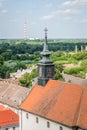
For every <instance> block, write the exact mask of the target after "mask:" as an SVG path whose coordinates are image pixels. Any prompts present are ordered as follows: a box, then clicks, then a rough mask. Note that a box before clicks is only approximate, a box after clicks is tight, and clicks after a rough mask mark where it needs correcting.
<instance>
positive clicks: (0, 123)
mask: <svg viewBox="0 0 87 130" xmlns="http://www.w3.org/2000/svg"><path fill="white" fill-rule="evenodd" d="M0 130H19V116H18V114H16V113H15V112H13V111H12V110H11V109H8V108H5V107H4V106H2V105H0Z"/></svg>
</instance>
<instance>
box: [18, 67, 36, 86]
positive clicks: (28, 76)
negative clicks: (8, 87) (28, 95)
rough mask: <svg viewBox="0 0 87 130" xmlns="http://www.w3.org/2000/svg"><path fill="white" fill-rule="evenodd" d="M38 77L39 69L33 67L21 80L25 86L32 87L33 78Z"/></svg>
mask: <svg viewBox="0 0 87 130" xmlns="http://www.w3.org/2000/svg"><path fill="white" fill-rule="evenodd" d="M35 77H37V69H33V70H32V72H31V74H29V73H26V74H24V76H23V77H21V78H20V80H19V82H20V83H21V85H22V86H24V87H31V86H32V80H33V79H34V78H35Z"/></svg>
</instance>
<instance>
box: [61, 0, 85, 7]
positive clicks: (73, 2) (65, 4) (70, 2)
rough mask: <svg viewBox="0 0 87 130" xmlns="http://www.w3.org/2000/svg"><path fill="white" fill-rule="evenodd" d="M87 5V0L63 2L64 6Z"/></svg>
mask: <svg viewBox="0 0 87 130" xmlns="http://www.w3.org/2000/svg"><path fill="white" fill-rule="evenodd" d="M82 5H84V6H85V5H87V0H68V1H66V2H63V3H62V4H61V6H62V7H75V6H82Z"/></svg>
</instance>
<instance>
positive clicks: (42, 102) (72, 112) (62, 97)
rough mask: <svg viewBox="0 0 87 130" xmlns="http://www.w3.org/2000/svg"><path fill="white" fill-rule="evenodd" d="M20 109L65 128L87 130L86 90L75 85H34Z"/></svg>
mask: <svg viewBox="0 0 87 130" xmlns="http://www.w3.org/2000/svg"><path fill="white" fill-rule="evenodd" d="M20 108H21V109H23V110H26V111H29V112H31V113H33V114H36V115H39V116H42V117H44V118H47V119H50V120H52V121H56V122H59V123H62V124H65V125H67V126H71V127H72V126H79V127H82V128H86V129H87V88H84V87H83V86H80V85H77V84H70V83H64V82H60V81H56V80H49V81H48V83H47V84H46V86H45V87H41V86H39V85H36V86H35V87H34V88H33V89H32V91H31V92H30V94H29V95H28V97H27V98H26V99H25V101H24V102H23V103H22V104H21V106H20Z"/></svg>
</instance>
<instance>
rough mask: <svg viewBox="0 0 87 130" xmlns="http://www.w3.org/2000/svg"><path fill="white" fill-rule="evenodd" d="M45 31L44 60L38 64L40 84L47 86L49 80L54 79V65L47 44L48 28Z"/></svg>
mask: <svg viewBox="0 0 87 130" xmlns="http://www.w3.org/2000/svg"><path fill="white" fill-rule="evenodd" d="M44 31H45V42H44V45H43V51H42V52H41V54H42V59H41V60H40V61H39V63H38V84H39V85H41V86H45V85H46V83H47V82H48V80H49V79H54V64H53V62H52V61H51V60H50V58H49V57H50V52H49V50H48V44H47V31H48V30H47V28H45V29H44Z"/></svg>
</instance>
